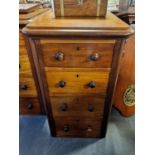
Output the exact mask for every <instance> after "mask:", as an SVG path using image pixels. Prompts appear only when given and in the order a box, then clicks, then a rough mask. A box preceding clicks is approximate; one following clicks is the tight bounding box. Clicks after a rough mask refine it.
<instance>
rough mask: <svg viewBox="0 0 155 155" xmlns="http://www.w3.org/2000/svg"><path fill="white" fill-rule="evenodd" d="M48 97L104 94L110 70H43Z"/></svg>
mask: <svg viewBox="0 0 155 155" xmlns="http://www.w3.org/2000/svg"><path fill="white" fill-rule="evenodd" d="M45 71H46V77H47V83H48V89H49V95H50V96H52V95H54V94H58V93H60V94H61V93H62V94H67V93H69V94H71V93H72V94H73V93H82V94H83V93H87V94H97V93H98V94H102V95H104V94H105V93H106V89H107V84H108V80H109V72H110V69H91V68H89V69H88V68H87V69H86V68H47V67H46V68H45Z"/></svg>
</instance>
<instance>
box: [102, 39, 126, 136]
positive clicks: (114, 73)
mask: <svg viewBox="0 0 155 155" xmlns="http://www.w3.org/2000/svg"><path fill="white" fill-rule="evenodd" d="M123 45H124V40H121V39H120V40H117V42H116V44H115V47H114V51H113V60H112V69H111V73H110V78H109V85H108V88H107V96H106V98H105V107H104V114H103V122H102V128H101V137H105V136H106V132H107V126H108V121H109V116H110V112H111V108H112V99H113V95H114V91H115V87H116V83H117V77H118V72H119V64H120V63H119V62H120V58H121V53H122V47H123Z"/></svg>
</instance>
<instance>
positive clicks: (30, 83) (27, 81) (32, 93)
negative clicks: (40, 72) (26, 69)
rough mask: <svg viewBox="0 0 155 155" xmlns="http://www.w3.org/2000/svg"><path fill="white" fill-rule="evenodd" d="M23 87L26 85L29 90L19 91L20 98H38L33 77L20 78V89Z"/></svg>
mask: <svg viewBox="0 0 155 155" xmlns="http://www.w3.org/2000/svg"><path fill="white" fill-rule="evenodd" d="M23 85H26V86H27V89H26V90H22V89H21V88H20V89H19V95H20V97H36V96H37V91H36V86H35V83H34V79H33V78H32V77H28V76H20V77H19V87H21V86H23Z"/></svg>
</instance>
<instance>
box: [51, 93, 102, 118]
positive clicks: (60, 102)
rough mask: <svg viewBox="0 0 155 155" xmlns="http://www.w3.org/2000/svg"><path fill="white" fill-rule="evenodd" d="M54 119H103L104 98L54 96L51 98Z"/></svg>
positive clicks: (97, 96)
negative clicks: (80, 117)
mask: <svg viewBox="0 0 155 155" xmlns="http://www.w3.org/2000/svg"><path fill="white" fill-rule="evenodd" d="M51 105H52V112H53V116H54V117H59V116H64V117H76V116H82V117H85V118H86V117H88V118H90V117H102V116H103V110H104V97H103V96H99V95H96V96H53V97H52V98H51Z"/></svg>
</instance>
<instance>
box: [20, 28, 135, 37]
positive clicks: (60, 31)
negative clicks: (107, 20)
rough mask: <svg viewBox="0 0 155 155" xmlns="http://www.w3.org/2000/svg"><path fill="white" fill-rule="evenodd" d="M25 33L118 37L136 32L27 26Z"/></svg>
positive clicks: (128, 30)
mask: <svg viewBox="0 0 155 155" xmlns="http://www.w3.org/2000/svg"><path fill="white" fill-rule="evenodd" d="M22 31H23V33H27V34H28V35H32V36H33V35H35V36H42V37H43V36H47V35H48V36H70V37H71V36H76V37H78V36H79V37H84V36H87V37H91V36H92V37H103V36H104V37H112V38H114V37H116V38H124V37H129V36H130V35H132V34H133V33H134V31H133V30H132V28H129V29H127V30H93V29H92V30H91V29H89V30H88V29H87V30H86V29H83V30H80V29H43V30H42V29H33V28H31V29H29V28H28V27H25V28H24V29H23V30H22Z"/></svg>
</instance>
